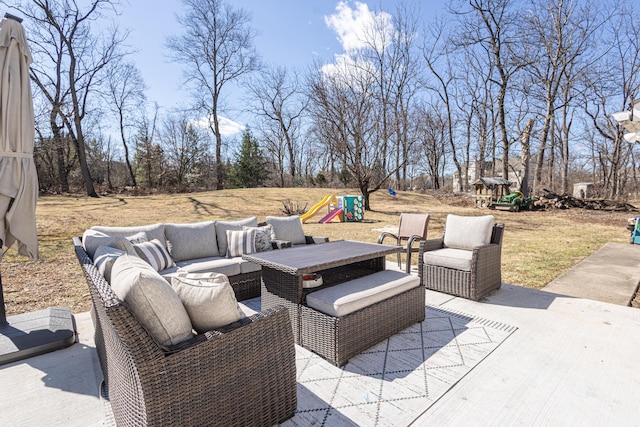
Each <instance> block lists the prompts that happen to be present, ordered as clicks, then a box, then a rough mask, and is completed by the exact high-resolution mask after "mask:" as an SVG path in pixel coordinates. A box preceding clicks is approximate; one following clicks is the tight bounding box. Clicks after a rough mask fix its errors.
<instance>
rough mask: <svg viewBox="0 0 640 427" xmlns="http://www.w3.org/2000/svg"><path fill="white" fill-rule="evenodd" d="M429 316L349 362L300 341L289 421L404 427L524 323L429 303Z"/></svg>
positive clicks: (290, 423) (285, 425) (294, 423)
mask: <svg viewBox="0 0 640 427" xmlns="http://www.w3.org/2000/svg"><path fill="white" fill-rule="evenodd" d="M426 311H427V313H426V318H425V320H424V321H423V322H421V323H418V324H416V325H413V326H411V327H410V328H407V329H405V330H403V331H402V332H400V333H398V334H396V335H394V336H392V337H391V338H389V339H388V340H385V341H383V342H381V343H380V344H378V345H376V346H375V347H372V348H370V349H369V350H367V351H365V352H364V353H362V354H360V355H358V356H356V357H354V358H352V359H351V360H350V361H349V363H348V364H347V365H345V366H343V367H342V368H338V367H336V366H334V365H332V364H331V363H329V362H327V361H326V360H324V359H323V358H321V357H320V356H317V355H316V354H314V353H312V352H310V351H308V350H306V349H304V348H302V347H299V346H296V365H297V371H298V377H297V380H298V410H297V412H296V414H295V416H294V417H293V418H291V419H289V420H287V421H286V422H284V423H283V424H281V425H282V426H283V427H290V426H309V425H314V426H402V425H406V424H408V423H409V422H411V421H412V420H413V419H414V418H415V417H416V416H417V415H419V414H420V413H422V412H423V411H424V410H426V409H427V408H428V407H429V406H431V405H432V404H433V403H434V402H436V401H437V400H438V399H439V398H440V397H441V396H442V395H443V394H444V393H446V392H447V390H449V389H450V388H451V387H453V386H454V385H455V384H456V383H457V382H458V381H460V379H462V378H463V377H464V376H465V375H466V374H467V373H468V372H470V371H471V370H472V369H473V368H474V367H475V366H477V365H478V364H479V363H480V362H481V361H482V360H483V359H484V358H485V357H487V356H488V355H489V354H491V352H492V351H493V350H495V349H496V348H497V347H498V346H499V345H500V344H501V343H502V342H504V341H505V340H506V339H507V338H508V337H509V335H511V334H512V333H513V332H514V331H516V329H517V328H515V327H512V326H508V325H505V324H503V323H498V322H493V321H490V320H486V319H480V318H477V317H472V316H467V315H465V314H462V313H457V312H451V311H446V310H443V309H439V308H435V307H431V306H427V307H426Z"/></svg>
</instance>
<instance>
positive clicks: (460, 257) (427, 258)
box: [422, 248, 473, 271]
mask: <svg viewBox="0 0 640 427" xmlns="http://www.w3.org/2000/svg"><path fill="white" fill-rule="evenodd" d="M472 256H473V251H472V250H468V249H454V248H444V249H436V250H434V251H427V252H425V253H424V256H423V257H422V259H423V260H424V263H425V264H427V265H437V266H438V267H446V268H452V269H454V270H463V271H471V257H472Z"/></svg>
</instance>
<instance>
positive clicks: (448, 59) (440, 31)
mask: <svg viewBox="0 0 640 427" xmlns="http://www.w3.org/2000/svg"><path fill="white" fill-rule="evenodd" d="M449 45H450V43H449V38H448V37H447V36H446V34H445V27H444V23H443V22H440V23H438V24H436V25H435V26H433V27H432V28H431V33H430V39H425V40H424V42H423V47H422V55H423V59H424V63H425V65H426V66H427V69H428V70H429V72H430V77H432V78H433V80H434V81H432V79H429V78H425V79H424V80H423V85H424V87H425V88H426V89H427V90H429V91H431V92H433V93H434V94H435V96H436V98H438V100H439V104H440V105H442V107H443V108H444V111H445V115H446V117H445V119H444V121H443V123H444V124H445V125H446V126H447V133H446V138H447V141H446V142H447V144H448V145H449V146H450V148H451V150H450V154H451V156H452V159H453V164H454V165H455V167H456V170H457V172H458V176H459V177H460V178H461V179H460V180H459V187H458V191H464V189H465V188H464V184H463V179H462V177H463V176H464V175H463V166H462V163H461V162H460V160H459V158H458V153H457V150H456V145H457V144H456V140H455V137H454V126H455V118H454V110H453V107H454V100H453V98H454V95H453V92H454V90H455V85H456V81H455V78H456V77H455V70H454V66H453V64H452V62H453V60H454V57H453V54H452V52H451V51H450V49H449V47H448V46H449ZM454 185H455V184H454Z"/></svg>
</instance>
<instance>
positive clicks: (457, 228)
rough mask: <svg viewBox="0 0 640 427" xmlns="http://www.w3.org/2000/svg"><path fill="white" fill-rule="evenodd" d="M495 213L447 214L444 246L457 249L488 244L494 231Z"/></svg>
mask: <svg viewBox="0 0 640 427" xmlns="http://www.w3.org/2000/svg"><path fill="white" fill-rule="evenodd" d="M493 223H494V218H493V215H483V216H459V215H452V214H449V215H447V222H446V224H445V227H444V246H445V247H447V248H456V249H473V248H474V247H475V246H481V245H488V244H489V243H490V242H491V233H492V232H493Z"/></svg>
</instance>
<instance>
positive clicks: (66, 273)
mask: <svg viewBox="0 0 640 427" xmlns="http://www.w3.org/2000/svg"><path fill="white" fill-rule="evenodd" d="M326 194H336V195H346V194H358V192H357V190H331V189H317V188H312V189H309V188H293V189H292V188H285V189H278V188H261V189H241V190H223V191H212V192H203V193H189V194H174V195H166V194H162V195H151V196H127V195H120V196H107V197H102V198H99V199H90V198H86V197H62V196H54V197H41V198H40V199H39V201H38V207H37V222H38V238H39V244H40V257H41V259H40V260H39V261H35V262H31V261H26V260H25V259H24V258H22V257H19V256H17V255H16V252H15V251H14V250H10V251H8V252H7V253H6V254H5V255H4V257H3V262H2V264H1V266H0V272H1V273H2V284H3V288H4V295H5V302H6V307H7V315H13V314H19V313H23V312H28V311H34V310H38V309H41V308H46V307H52V306H57V305H60V306H65V307H70V308H71V311H72V312H74V313H78V312H83V311H87V310H89V307H90V298H89V295H88V290H87V286H86V284H85V282H84V276H83V275H82V271H81V269H80V267H79V264H78V262H77V259H76V257H75V253H74V251H73V246H72V244H71V237H73V236H79V235H82V232H83V231H84V230H85V229H86V228H88V227H90V226H92V225H98V224H100V225H118V226H125V225H143V224H150V223H155V222H177V223H180V222H195V221H204V220H210V219H240V218H244V217H247V216H251V215H255V216H257V217H258V220H259V221H264V217H265V216H266V215H282V212H281V209H282V207H283V201H284V200H291V201H292V202H294V203H298V204H301V205H302V206H304V204H307V208H310V207H311V206H312V205H313V204H315V203H317V202H318V201H320V200H321V199H322V197H323V196H324V195H326ZM371 209H372V210H371V211H367V212H365V219H364V221H362V222H359V223H353V222H349V223H340V222H334V223H330V224H318V223H317V220H319V219H320V216H317V217H316V218H313V219H311V221H309V222H308V223H307V224H304V226H303V227H304V230H305V233H306V234H312V235H323V236H328V237H329V238H330V239H331V240H338V239H351V240H361V241H366V242H376V241H377V238H378V233H377V232H376V231H373V229H374V228H380V227H383V226H385V225H397V223H398V218H399V215H400V213H401V212H418V213H429V214H430V215H431V222H430V224H429V236H430V237H440V236H442V230H443V227H444V223H445V219H446V215H447V214H449V213H455V214H460V215H484V214H493V215H495V217H496V221H498V222H503V223H505V234H504V241H503V252H502V280H503V282H504V283H511V284H514V285H520V286H526V287H530V288H542V287H544V286H545V285H546V284H547V283H549V282H550V281H551V280H553V279H554V278H555V277H557V276H559V275H560V274H562V273H563V272H564V271H566V270H567V269H568V268H570V267H572V266H573V265H575V264H576V263H577V262H579V261H580V260H582V259H584V258H585V257H587V256H589V255H590V254H591V253H593V252H594V251H595V250H597V249H598V248H600V247H601V246H602V245H603V244H605V243H606V242H620V243H626V242H627V241H628V237H629V232H628V231H627V230H626V228H625V226H626V221H627V218H628V217H630V216H634V215H635V214H634V213H628V212H604V211H587V210H581V209H571V210H552V211H534V212H519V213H512V212H501V211H491V210H488V209H478V208H475V207H473V203H472V200H471V199H469V198H467V197H463V196H442V195H435V194H419V193H412V192H398V197H397V198H392V197H390V196H389V194H388V193H387V191H386V190H384V191H379V192H376V193H374V194H373V195H372V197H371ZM389 259H390V260H394V259H395V256H394V257H391V258H389Z"/></svg>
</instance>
